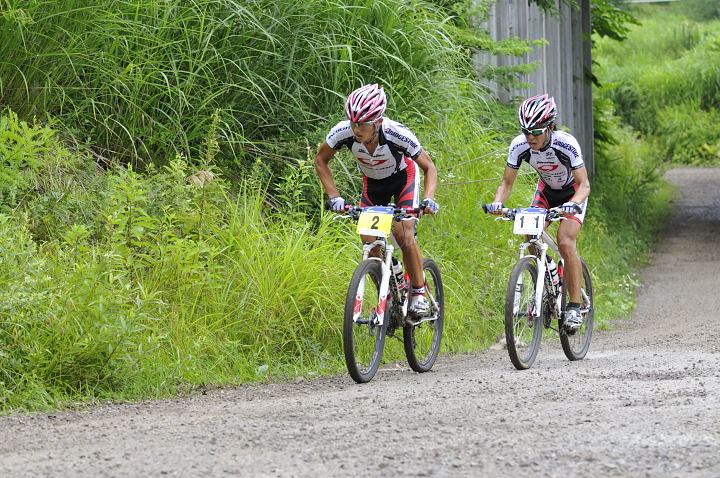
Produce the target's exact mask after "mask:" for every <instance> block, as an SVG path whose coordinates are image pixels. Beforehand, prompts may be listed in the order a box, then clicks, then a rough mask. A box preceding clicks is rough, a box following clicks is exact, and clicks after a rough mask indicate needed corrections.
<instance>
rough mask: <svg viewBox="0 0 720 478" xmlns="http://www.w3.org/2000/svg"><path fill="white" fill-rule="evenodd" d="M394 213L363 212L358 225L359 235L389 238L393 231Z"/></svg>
mask: <svg viewBox="0 0 720 478" xmlns="http://www.w3.org/2000/svg"><path fill="white" fill-rule="evenodd" d="M392 220H393V215H392V212H384V211H373V210H368V211H363V212H361V213H360V218H359V219H358V223H357V232H358V234H364V235H367V236H375V237H387V236H388V235H389V234H390V230H391V229H392Z"/></svg>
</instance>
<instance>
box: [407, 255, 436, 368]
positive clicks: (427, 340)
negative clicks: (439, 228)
mask: <svg viewBox="0 0 720 478" xmlns="http://www.w3.org/2000/svg"><path fill="white" fill-rule="evenodd" d="M423 272H424V273H425V288H426V292H425V293H426V294H427V299H428V301H429V302H430V310H429V311H428V316H427V317H424V318H423V319H422V322H420V323H418V324H416V325H412V324H407V325H405V327H404V328H403V343H404V345H405V356H406V357H407V361H408V364H410V368H412V369H413V370H414V371H416V372H418V373H422V372H427V371H428V370H430V369H431V368H432V366H433V365H434V364H435V360H436V359H437V356H438V353H439V352H440V341H441V340H442V333H443V326H444V325H445V293H444V291H443V284H442V278H441V276H440V268H439V267H438V266H437V264H436V263H435V261H433V260H432V259H425V260H424V261H423Z"/></svg>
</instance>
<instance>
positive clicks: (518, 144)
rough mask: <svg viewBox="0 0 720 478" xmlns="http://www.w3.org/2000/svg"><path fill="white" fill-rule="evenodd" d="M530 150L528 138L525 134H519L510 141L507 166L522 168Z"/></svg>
mask: <svg viewBox="0 0 720 478" xmlns="http://www.w3.org/2000/svg"><path fill="white" fill-rule="evenodd" d="M529 151H530V146H528V143H527V140H526V139H525V136H523V135H521V134H520V135H517V136H515V138H514V139H513V140H512V142H511V143H510V148H509V149H508V158H507V167H508V168H512V169H520V166H521V165H522V162H523V159H527V157H528V154H529Z"/></svg>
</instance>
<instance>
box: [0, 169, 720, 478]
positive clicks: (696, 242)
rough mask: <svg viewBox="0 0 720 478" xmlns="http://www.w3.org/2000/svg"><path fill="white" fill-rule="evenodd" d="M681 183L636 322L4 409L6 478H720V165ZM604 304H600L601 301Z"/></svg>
mask: <svg viewBox="0 0 720 478" xmlns="http://www.w3.org/2000/svg"><path fill="white" fill-rule="evenodd" d="M667 178H668V180H669V181H671V182H672V183H674V184H677V185H678V187H679V190H680V192H681V195H680V196H679V197H678V199H677V201H676V203H675V205H676V208H675V214H673V216H672V217H668V218H667V221H668V222H667V227H666V228H665V230H664V231H663V233H662V237H663V240H662V243H661V244H660V245H659V246H658V248H657V250H656V252H655V254H654V256H653V259H652V262H651V264H650V265H649V266H648V267H646V268H645V269H643V271H642V283H643V285H642V286H641V288H640V291H639V296H638V306H637V309H636V311H635V313H634V318H633V320H628V321H623V322H618V323H614V324H613V330H606V331H597V333H596V334H595V335H594V337H593V344H592V347H591V349H590V352H589V353H588V356H587V358H586V359H585V360H583V361H580V362H572V363H571V362H569V361H568V360H567V359H566V358H565V356H564V355H563V353H562V350H561V348H560V345H559V343H553V342H552V341H545V342H543V345H542V347H541V350H540V354H539V356H538V359H537V361H536V363H535V365H534V366H533V368H532V369H530V370H527V371H522V372H520V371H516V370H515V369H514V368H513V367H512V365H511V364H510V361H509V359H508V357H507V353H506V351H505V350H487V351H483V352H481V353H477V354H473V355H462V356H443V357H441V358H440V359H439V360H438V362H437V364H436V367H435V368H434V370H433V371H432V372H430V373H426V374H415V373H413V372H411V371H410V370H409V368H407V367H406V366H405V365H404V364H393V365H389V366H385V367H384V368H383V369H381V370H380V372H379V373H378V375H377V376H376V378H375V380H373V381H372V382H371V383H369V384H366V385H355V384H354V383H352V381H351V379H350V378H349V377H347V376H346V375H340V376H335V377H327V378H321V379H317V380H312V381H300V382H296V383H285V384H272V385H263V386H245V387H240V388H238V389H232V390H216V391H211V392H208V394H207V395H202V396H196V397H191V398H183V399H177V400H168V401H153V402H145V403H138V404H127V405H112V406H111V405H108V406H102V407H99V408H94V409H91V410H85V411H74V412H62V413H52V414H41V415H22V416H13V417H7V418H2V419H0V436H2V440H1V442H0V477H40V476H48V477H50V476H52V477H55V476H62V477H74V476H83V477H85V476H90V477H122V476H245V477H255V476H257V477H336V476H337V477H340V476H348V477H366V476H367V477H385V476H413V477H416V476H418V477H470V476H472V477H476V476H503V477H505V476H508V477H525V476H534V477H538V476H540V477H566V476H580V477H615V476H623V477H643V476H647V477H720V423H719V422H720V406H719V405H720V399H719V397H720V371H719V370H720V368H719V367H718V361H720V360H719V359H720V320H718V319H720V299H718V297H719V296H720V292H719V290H718V279H720V247H719V246H720V243H719V241H718V236H720V187H719V185H720V169H711V168H703V169H689V168H682V169H675V170H673V171H671V172H669V173H668V175H667ZM598 314H600V315H601V314H602V311H599V312H598Z"/></svg>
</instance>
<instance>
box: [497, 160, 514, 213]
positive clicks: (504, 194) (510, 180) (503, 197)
mask: <svg viewBox="0 0 720 478" xmlns="http://www.w3.org/2000/svg"><path fill="white" fill-rule="evenodd" d="M517 174H518V170H517V169H513V168H511V167H508V166H505V172H504V173H503V177H502V180H501V181H500V185H499V186H498V188H497V192H495V199H494V200H493V202H505V201H507V198H509V197H510V193H512V188H513V184H515V179H516V178H517ZM492 214H502V212H501V211H496V212H493V213H492Z"/></svg>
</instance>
